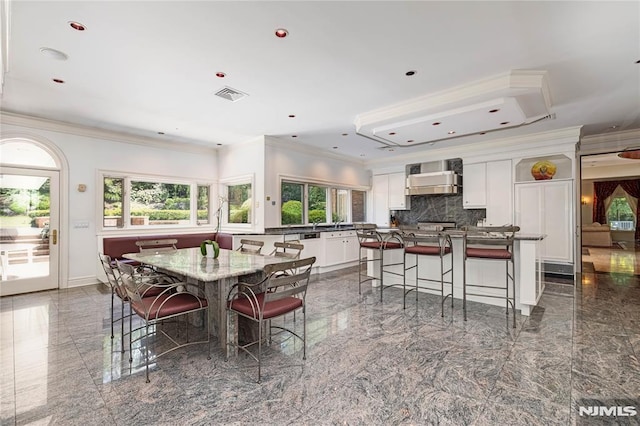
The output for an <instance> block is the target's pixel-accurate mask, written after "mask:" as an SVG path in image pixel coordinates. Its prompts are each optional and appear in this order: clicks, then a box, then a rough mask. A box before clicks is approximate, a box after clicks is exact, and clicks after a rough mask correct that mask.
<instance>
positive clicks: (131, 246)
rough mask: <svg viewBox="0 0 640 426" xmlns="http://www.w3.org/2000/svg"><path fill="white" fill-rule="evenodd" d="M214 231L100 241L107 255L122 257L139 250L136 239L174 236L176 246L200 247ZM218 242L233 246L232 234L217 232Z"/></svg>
mask: <svg viewBox="0 0 640 426" xmlns="http://www.w3.org/2000/svg"><path fill="white" fill-rule="evenodd" d="M215 237H216V233H215V232H208V233H200V234H168V235H144V236H127V237H105V238H104V239H103V241H102V250H103V253H104V254H106V255H109V256H110V257H111V258H112V259H119V260H121V259H122V255H123V254H125V253H137V252H138V251H139V248H138V246H137V245H136V241H142V240H159V239H167V238H175V239H176V240H178V242H177V243H176V247H177V248H188V247H200V244H201V243H202V242H203V241H204V240H215ZM217 241H218V244H220V248H223V249H229V250H231V249H232V248H233V235H231V234H224V233H220V234H218V239H217Z"/></svg>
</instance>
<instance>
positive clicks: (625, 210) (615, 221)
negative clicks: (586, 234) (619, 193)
mask: <svg viewBox="0 0 640 426" xmlns="http://www.w3.org/2000/svg"><path fill="white" fill-rule="evenodd" d="M607 222H608V223H609V226H610V227H611V229H612V230H616V231H632V230H635V229H636V226H635V217H634V214H633V211H632V210H631V207H630V206H629V202H628V201H627V198H626V197H615V198H614V199H613V200H612V201H611V205H610V206H609V209H608V210H607Z"/></svg>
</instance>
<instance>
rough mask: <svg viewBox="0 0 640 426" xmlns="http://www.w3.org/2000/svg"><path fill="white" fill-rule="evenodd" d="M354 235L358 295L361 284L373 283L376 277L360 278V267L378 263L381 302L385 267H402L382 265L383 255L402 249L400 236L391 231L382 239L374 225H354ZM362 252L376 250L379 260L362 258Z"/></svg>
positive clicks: (392, 264)
mask: <svg viewBox="0 0 640 426" xmlns="http://www.w3.org/2000/svg"><path fill="white" fill-rule="evenodd" d="M356 234H357V236H358V242H359V244H360V247H359V250H358V294H362V283H364V282H367V281H373V280H375V279H376V277H372V276H369V275H364V276H365V278H364V279H363V278H362V276H363V275H362V265H363V264H365V265H366V264H368V263H369V262H378V261H379V262H380V268H379V272H380V301H381V302H382V292H383V290H384V288H385V285H384V274H385V269H384V268H385V267H388V266H397V265H403V264H404V262H398V263H387V264H385V263H384V253H385V252H386V251H388V250H399V249H403V248H404V243H403V242H402V236H401V235H400V233H398V232H396V231H391V232H389V233H387V234H386V235H385V236H384V237H383V236H382V234H381V233H380V232H378V231H377V230H376V226H375V225H356ZM362 250H378V255H379V257H380V259H379V260H378V259H369V258H367V257H363V256H362ZM386 273H387V274H392V275H397V276H399V277H400V276H403V277H404V273H403V274H399V273H397V272H393V271H386ZM400 285H401V284H390V285H387V286H386V287H393V286H400Z"/></svg>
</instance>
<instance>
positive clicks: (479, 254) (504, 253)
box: [467, 247, 511, 260]
mask: <svg viewBox="0 0 640 426" xmlns="http://www.w3.org/2000/svg"><path fill="white" fill-rule="evenodd" d="M467 257H475V258H481V259H501V260H507V259H511V252H510V251H509V250H507V249H493V248H475V247H467Z"/></svg>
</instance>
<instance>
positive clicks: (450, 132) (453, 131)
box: [447, 130, 456, 135]
mask: <svg viewBox="0 0 640 426" xmlns="http://www.w3.org/2000/svg"><path fill="white" fill-rule="evenodd" d="M447 133H448V134H450V135H455V134H456V131H455V130H449V131H448V132H447Z"/></svg>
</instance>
